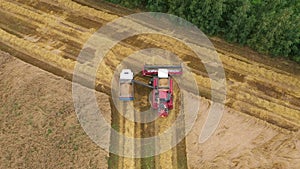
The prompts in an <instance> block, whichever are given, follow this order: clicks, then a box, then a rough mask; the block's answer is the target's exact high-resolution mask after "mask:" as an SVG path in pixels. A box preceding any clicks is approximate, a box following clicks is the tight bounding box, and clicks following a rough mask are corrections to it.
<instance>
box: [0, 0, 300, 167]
mask: <svg viewBox="0 0 300 169" xmlns="http://www.w3.org/2000/svg"><path fill="white" fill-rule="evenodd" d="M0 2H1V5H0V8H1V12H0V14H1V16H2V17H1V19H0V28H1V29H0V35H1V39H0V43H1V47H0V48H1V50H4V51H7V52H9V53H11V54H12V55H14V56H16V57H19V58H20V59H22V60H24V61H26V62H28V63H31V64H33V65H36V66H38V67H40V68H42V69H45V70H47V71H50V72H52V73H54V74H57V75H60V76H62V77H65V78H66V79H69V80H70V79H71V75H72V71H73V68H74V65H75V63H76V57H77V55H78V54H79V52H80V50H81V47H82V45H83V44H84V43H85V41H86V40H87V39H88V38H89V37H90V35H91V34H92V33H93V32H95V31H96V30H97V29H98V28H99V27H101V26H102V25H103V24H105V23H107V22H109V21H111V20H112V19H115V18H117V17H119V16H120V15H123V14H125V13H127V12H126V11H124V10H122V13H121V12H120V10H119V8H115V7H113V6H109V5H107V4H102V5H101V6H97V8H98V10H96V9H95V8H92V7H88V6H82V5H81V4H78V3H76V2H71V1H67V0H57V1H9V0H6V1H3V0H0ZM94 7H95V6H94ZM212 42H213V43H214V44H215V45H216V47H217V51H218V53H219V55H220V57H221V59H222V61H223V64H224V67H225V73H226V77H227V91H228V93H227V94H228V96H227V97H228V99H227V101H226V105H227V106H228V107H230V108H232V109H234V110H235V111H237V112H243V113H247V114H249V115H250V116H254V117H257V118H259V119H262V120H264V121H267V122H269V123H271V124H274V125H276V126H279V127H281V128H283V129H286V130H288V131H292V132H296V131H298V130H299V126H300V88H299V86H300V78H299V77H300V76H299V73H297V72H299V70H300V68H299V66H297V65H294V64H291V63H288V64H289V65H292V67H293V68H286V67H284V66H283V67H278V68H276V66H275V64H276V62H270V63H267V64H262V63H261V62H264V61H265V60H264V59H263V58H262V59H261V58H259V56H256V54H255V53H253V52H251V51H249V50H246V52H244V53H243V52H240V51H238V50H239V48H235V47H232V46H230V45H228V44H226V43H224V42H222V41H220V40H218V39H212ZM147 47H161V48H163V49H168V50H171V51H172V52H174V53H176V54H177V55H178V56H179V57H180V58H182V59H183V60H184V61H185V63H186V64H187V65H188V66H189V67H190V68H192V71H193V73H194V75H195V77H196V79H197V83H198V85H199V89H200V92H201V94H202V96H204V97H206V98H210V79H209V78H208V77H207V73H206V71H205V70H204V69H203V66H202V67H201V66H200V68H199V65H201V62H200V61H198V60H196V59H195V56H194V55H193V54H192V52H191V51H189V50H188V49H187V48H186V47H184V46H182V45H181V44H177V43H176V42H174V40H173V39H168V38H161V37H159V36H154V35H144V36H137V37H133V38H130V39H128V40H126V41H124V42H123V43H122V44H118V45H117V46H115V47H114V49H113V50H112V51H111V52H110V53H109V54H108V56H107V58H109V59H105V60H104V61H105V62H103V66H104V67H105V68H106V69H105V70H106V71H103V72H100V73H99V74H97V75H98V81H97V84H96V85H97V90H98V91H100V92H104V93H106V94H110V87H109V85H108V84H111V83H110V81H111V79H110V78H111V77H112V74H113V71H114V69H115V67H116V65H118V63H119V62H120V60H121V59H122V58H124V57H126V56H128V55H130V54H132V53H133V52H134V51H137V50H139V49H143V48H147ZM243 50H244V48H243ZM80 62H81V63H82V64H85V62H86V61H80ZM281 63H282V62H281ZM281 65H284V64H281ZM99 79H102V80H99ZM103 79H105V80H103ZM112 114H114V113H112ZM123 122H124V123H123ZM118 123H119V125H120V130H123V131H121V132H125V133H126V132H129V134H130V133H131V134H133V133H132V132H131V131H128V130H126V129H127V128H132V127H133V124H130V123H128V122H126V120H125V121H124V120H123V119H119V122H118ZM162 123H163V122H162ZM153 125H155V124H153ZM142 127H143V126H141V127H140V128H142ZM133 128H134V127H133ZM137 130H139V129H137ZM142 130H145V129H142ZM160 130H162V129H160ZM152 132H153V133H152V134H155V131H152ZM150 135H151V133H150ZM120 144H122V143H120ZM184 146H185V144H184ZM180 151H181V152H184V151H185V150H180ZM176 153H177V152H176V150H172V151H170V152H167V153H166V154H162V155H161V156H160V157H159V158H165V159H168V160H166V161H168V162H170V159H171V158H172V157H171V156H174V157H175V154H176ZM179 154H180V153H179ZM120 159H121V160H122V158H120ZM156 159H157V158H156ZM174 159H176V158H173V159H172V160H171V161H173V162H174ZM152 160H153V159H147V160H145V161H146V162H145V163H147V161H150V163H152V164H151V165H155V166H158V165H157V164H155V163H154V162H151V161H152ZM124 161H125V163H126V164H124V165H123V164H122V165H123V166H126V165H134V164H133V162H132V160H130V159H125V160H124ZM154 161H155V160H154ZM156 161H159V160H156ZM175 162H176V160H175ZM119 163H120V164H121V163H123V162H119ZM135 163H136V162H135ZM141 163H142V164H143V160H141ZM163 165H164V164H163ZM119 166H120V165H119ZM161 167H162V168H166V167H163V166H161ZM174 168H176V167H174Z"/></svg>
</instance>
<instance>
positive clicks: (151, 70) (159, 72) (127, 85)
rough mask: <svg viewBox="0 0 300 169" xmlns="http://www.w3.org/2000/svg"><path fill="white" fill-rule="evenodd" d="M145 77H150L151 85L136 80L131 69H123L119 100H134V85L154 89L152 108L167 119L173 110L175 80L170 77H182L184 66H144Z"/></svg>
mask: <svg viewBox="0 0 300 169" xmlns="http://www.w3.org/2000/svg"><path fill="white" fill-rule="evenodd" d="M142 73H143V76H147V77H150V78H151V79H150V81H149V85H148V84H144V83H142V82H139V81H136V80H134V75H133V73H132V71H131V70H130V69H123V70H122V72H121V73H120V81H119V82H120V83H119V84H120V85H119V87H120V95H119V99H120V100H123V101H131V100H133V99H134V90H133V89H134V84H139V85H143V86H145V87H149V88H152V89H153V90H152V100H151V102H152V103H151V105H152V108H153V109H155V110H157V112H158V114H159V116H160V117H167V116H168V114H169V110H170V109H172V108H173V79H172V77H171V76H170V75H181V74H182V66H181V65H179V66H167V65H155V66H153V65H144V68H143V71H142Z"/></svg>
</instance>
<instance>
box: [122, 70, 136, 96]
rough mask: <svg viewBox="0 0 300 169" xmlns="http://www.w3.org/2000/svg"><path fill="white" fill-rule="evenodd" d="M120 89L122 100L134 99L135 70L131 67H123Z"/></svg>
mask: <svg viewBox="0 0 300 169" xmlns="http://www.w3.org/2000/svg"><path fill="white" fill-rule="evenodd" d="M119 89H120V94H119V99H120V100H123V101H132V100H133V99H134V90H133V72H132V71H131V70H130V69H123V70H122V72H121V73H120V81H119Z"/></svg>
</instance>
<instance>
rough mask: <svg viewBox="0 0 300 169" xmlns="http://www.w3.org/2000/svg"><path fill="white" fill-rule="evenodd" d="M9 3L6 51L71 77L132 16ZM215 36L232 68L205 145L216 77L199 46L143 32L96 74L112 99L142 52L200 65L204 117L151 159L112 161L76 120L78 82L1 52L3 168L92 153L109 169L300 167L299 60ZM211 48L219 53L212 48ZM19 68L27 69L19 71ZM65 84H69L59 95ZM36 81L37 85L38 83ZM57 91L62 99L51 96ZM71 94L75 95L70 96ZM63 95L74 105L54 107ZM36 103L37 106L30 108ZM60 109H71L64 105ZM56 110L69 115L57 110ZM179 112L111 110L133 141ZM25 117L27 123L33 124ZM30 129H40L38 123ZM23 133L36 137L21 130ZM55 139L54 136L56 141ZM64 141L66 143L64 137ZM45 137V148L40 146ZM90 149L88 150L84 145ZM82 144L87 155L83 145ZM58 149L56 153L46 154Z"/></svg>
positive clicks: (102, 7) (49, 164)
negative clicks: (74, 85) (162, 115)
mask: <svg viewBox="0 0 300 169" xmlns="http://www.w3.org/2000/svg"><path fill="white" fill-rule="evenodd" d="M0 9H1V10H0V14H1V18H0V37H1V38H0V43H1V46H0V49H1V50H3V51H5V52H8V53H9V54H10V55H12V56H15V57H17V58H19V59H21V60H23V61H25V62H27V63H30V64H31V65H34V66H37V67H39V68H41V69H44V70H46V71H48V72H51V73H53V74H55V75H58V76H61V77H63V78H65V79H67V80H71V79H72V72H73V69H74V66H75V64H76V62H77V61H76V57H77V56H78V54H79V52H80V50H81V48H82V46H83V44H84V43H85V42H86V41H87V40H88V38H89V37H90V36H91V35H92V34H93V33H94V32H95V31H96V30H97V29H98V28H100V27H101V26H103V25H104V24H106V23H108V22H109V21H112V20H113V19H116V18H118V17H120V16H122V15H125V14H129V13H131V12H132V11H128V10H124V9H122V8H119V7H116V6H113V5H110V4H106V3H103V2H100V3H99V2H97V3H96V2H94V1H89V2H84V1H81V0H78V1H70V0H54V1H47V0H39V1H32V0H25V1H24V0H22V1H21V0H16V1H11V0H0ZM131 24H135V25H136V26H133V27H135V28H138V27H139V25H140V23H131ZM211 41H212V42H213V44H214V45H215V47H216V48H217V51H218V53H219V56H220V58H221V60H222V62H223V65H224V69H225V73H226V80H227V100H226V106H227V108H226V111H225V114H224V117H223V118H222V121H221V125H220V126H219V128H218V129H217V131H216V132H215V134H214V135H213V136H212V138H211V139H210V140H208V141H207V142H206V143H204V144H198V143H197V140H198V135H199V131H200V129H201V126H202V124H203V120H204V118H205V115H206V113H207V110H208V108H209V106H210V101H209V100H207V99H210V97H211V96H210V84H211V81H210V79H209V78H208V76H207V73H206V71H205V69H204V67H203V65H202V64H201V61H199V60H197V59H196V57H195V55H194V54H193V52H191V51H190V50H189V49H188V48H187V47H186V46H184V45H183V44H181V43H179V42H176V41H175V40H174V39H171V38H168V37H161V36H158V35H140V36H134V37H131V38H128V39H126V40H124V41H122V42H121V43H119V44H117V45H116V46H115V47H114V48H113V49H112V50H111V51H110V52H109V53H108V55H107V56H106V58H105V59H104V61H103V62H102V63H101V65H100V66H102V68H103V69H102V70H103V71H101V72H97V78H96V90H97V91H99V93H100V95H103V97H105V99H104V100H108V97H109V96H110V84H111V80H112V79H111V78H112V77H113V73H114V70H115V69H116V67H117V65H118V64H119V63H120V62H121V61H122V59H123V58H125V57H126V56H129V55H130V54H132V53H134V52H136V51H138V50H140V49H145V48H150V47H159V48H162V49H167V50H170V51H172V52H173V53H175V54H177V55H178V56H179V57H180V58H181V59H182V60H183V61H184V63H185V64H186V65H187V66H188V67H189V68H191V71H192V73H193V75H194V76H195V77H196V80H197V84H198V87H199V90H200V93H201V96H202V97H201V98H200V97H195V96H192V95H193V94H192V93H188V95H191V97H193V98H195V100H196V101H200V102H201V103H202V105H203V106H202V107H201V111H199V117H201V118H198V120H197V123H196V126H195V128H194V129H193V131H192V132H191V134H189V135H188V136H187V137H186V139H185V140H183V141H182V142H181V143H180V144H179V145H178V146H177V147H175V148H174V149H172V150H170V151H168V152H166V153H164V154H161V155H160V156H156V157H150V158H145V159H130V158H121V157H118V156H116V155H113V154H111V155H110V158H109V160H108V162H107V161H106V158H105V153H104V152H103V151H102V150H101V149H100V148H97V147H96V145H94V144H92V143H91V141H89V140H88V137H87V136H86V135H84V134H83V130H82V129H80V127H79V126H80V125H79V123H78V122H77V121H76V120H75V119H74V118H75V112H74V110H73V109H72V108H71V107H72V106H71V105H72V104H70V103H71V102H72V101H71V100H70V97H69V96H70V95H71V93H70V92H71V89H70V87H67V86H68V85H69V86H70V82H67V81H65V80H63V79H60V78H57V77H56V76H53V75H50V74H48V73H46V72H43V71H40V70H38V69H36V68H32V66H30V65H28V64H25V63H23V62H21V61H19V60H16V59H13V58H11V56H8V55H6V54H1V59H2V60H1V67H0V73H1V74H0V76H1V83H0V85H1V89H0V90H1V93H3V95H2V98H1V102H0V104H1V109H0V110H1V112H0V113H1V114H0V116H1V119H0V120H1V124H2V125H1V134H2V135H1V139H0V144H1V147H6V148H5V149H1V151H2V152H1V154H3V156H1V167H2V168H9V167H11V168H19V167H27V168H36V166H38V164H39V163H42V164H43V165H44V167H43V168H53V167H56V168H62V167H64V168H69V167H70V166H73V167H75V168H80V165H81V163H82V161H83V160H85V158H83V157H84V156H85V157H86V158H87V159H89V163H87V162H86V163H84V164H82V165H83V166H82V168H87V167H89V168H90V167H95V168H99V167H104V168H106V167H107V166H105V165H103V164H104V163H107V164H108V167H110V168H117V167H118V168H124V167H126V168H133V167H135V168H145V167H149V168H154V167H155V168H187V167H189V168H209V167H213V168H218V167H219V168H233V167H236V168H251V167H252V168H258V167H261V168H276V167H277V168H298V167H299V164H300V142H299V131H298V130H299V127H300V87H299V86H300V75H299V72H300V67H299V65H296V64H294V63H290V62H288V61H282V60H278V59H269V58H266V57H265V56H261V55H258V54H256V53H255V52H252V51H251V50H249V49H246V48H242V47H236V46H234V45H230V44H227V43H225V42H223V41H222V40H219V39H217V38H212V39H211ZM203 51H204V52H207V53H209V52H210V50H209V49H205V48H204V49H203ZM78 62H79V64H83V65H87V66H86V69H84V71H85V72H86V73H87V74H88V73H89V71H90V70H89V67H88V63H87V62H88V59H87V60H81V61H78ZM16 63H17V64H16ZM15 65H19V66H15ZM199 65H200V67H199ZM18 67H20V68H18ZM28 67H30V69H29V70H27V71H17V69H20V70H26V68H28ZM14 69H16V70H15V71H16V72H18V73H16V74H10V72H11V71H12V70H14ZM12 72H14V71H12ZM35 72H39V73H38V74H39V75H38V76H37V75H36V73H35ZM10 76H14V78H12V77H10ZM34 78H37V81H40V82H43V80H45V79H47V80H45V81H47V82H48V81H49V82H48V83H49V85H50V87H48V85H47V84H48V83H39V82H36V83H34V82H35V80H34ZM20 81H22V82H23V81H24V84H23V83H21V84H19V83H20ZM62 81H63V82H62ZM27 83H28V84H27ZM62 84H68V85H62ZM18 85H20V89H19V90H17V88H18ZM56 85H58V86H59V85H62V86H65V87H63V88H59V91H56V88H55V86H56ZM31 86H37V89H36V88H32V87H31ZM51 86H52V87H51ZM63 89H65V90H63ZM27 90H28V91H27ZM43 90H45V91H43ZM137 90H139V89H137ZM24 91H27V92H29V93H28V94H27V95H28V98H27V97H25V96H27V95H24V96H23V95H21V94H18V92H20V93H24ZM48 92H50V94H49V95H47V97H46V98H45V100H44V101H40V100H36V98H38V96H43V93H48ZM52 92H55V93H56V94H58V95H57V96H55V95H54V94H53V95H51V93H52ZM65 93H69V95H68V96H66V95H65ZM101 93H102V94H101ZM137 97H138V96H137ZM32 98H35V99H32ZM99 98H100V100H98V101H99V102H102V100H101V99H103V98H102V97H99ZM26 99H27V100H26ZM56 99H58V100H56ZM59 99H63V100H64V99H65V100H67V102H68V103H69V104H65V103H64V102H62V103H60V104H58V105H57V107H55V106H54V107H52V106H53V105H52V104H55V103H56V102H55V101H51V100H56V101H57V102H60V101H59ZM177 99H178V98H177ZM31 100H32V101H31ZM145 100H146V101H147V99H145ZM39 101H40V102H39ZM47 101H48V102H47ZM140 101H141V102H140V103H138V102H137V103H134V104H136V105H145V104H146V103H145V102H143V103H142V101H143V99H141V100H140ZM35 104H37V105H38V108H31V107H32V105H35ZM108 104H109V103H108V101H107V103H105V104H104V105H103V107H102V108H104V109H105V108H109V110H106V112H110V106H109V105H108ZM41 106H43V107H41ZM61 106H62V107H63V108H62V107H61ZM64 106H66V107H64ZM123 106H124V107H126V106H125V105H123ZM60 109H64V110H63V111H60ZM55 110H57V111H58V112H61V114H58V115H57V114H56V115H55V114H53V113H54V112H55ZM125 110H126V108H125V109H124V111H125ZM175 110H176V109H175ZM175 110H174V111H173V112H171V114H172V115H171V116H170V118H169V119H167V120H158V121H155V122H153V123H149V124H147V125H146V124H145V125H139V124H135V123H132V122H130V121H128V120H126V119H124V118H122V116H119V114H118V112H117V111H116V109H115V108H113V107H112V109H111V113H107V114H109V115H111V118H112V123H113V124H112V125H114V126H117V127H116V128H117V129H118V130H119V132H122V133H124V134H126V135H129V136H134V137H149V136H152V135H155V134H158V133H160V132H162V131H164V130H165V128H167V127H168V126H169V125H170V124H171V123H172V121H173V118H175V115H176V111H175ZM14 113H16V114H14ZM20 114H21V115H20ZM49 114H50V115H51V118H50V119H51V120H50V121H49V123H48V122H43V121H42V120H41V119H43V118H47V117H48V116H49ZM69 116H70V117H69ZM71 118H72V120H73V122H72V125H74V126H77V127H73V128H72V127H71V128H70V129H69V130H67V129H66V127H65V123H66V125H67V123H68V121H69V120H70V119H71ZM26 121H28V124H24V123H26ZM61 123H62V124H61ZM23 125H25V126H27V125H28V128H27V127H24V128H22V126H23ZM35 125H36V126H35ZM12 126H14V127H12ZM30 126H35V127H31V128H30ZM157 126H158V127H157ZM161 126H162V127H161ZM34 128H36V130H34ZM54 128H55V130H54ZM178 128H180V126H179V127H178ZM23 129H24V130H25V131H23ZM65 130H67V131H65ZM23 132H28V134H25V135H23V134H21V133H23ZM43 132H46V133H43ZM178 132H179V133H180V132H181V131H180V130H179V131H178ZM73 133H77V134H78V133H81V136H80V137H79V138H77V139H75V140H72V137H71V136H70V140H69V141H65V142H64V137H65V135H68V134H70V135H72V134H73ZM54 134H57V135H54ZM75 135H76V134H75ZM49 136H53V137H52V138H49ZM74 137H75V136H74ZM76 137H77V136H76ZM68 138H69V137H68ZM57 140H61V141H58V143H57V142H56V141H57ZM83 140H84V141H83ZM26 142H29V144H26ZM36 142H38V143H39V144H35V143H36ZM42 142H45V144H43V145H42V148H41V149H38V148H36V146H41V145H40V144H41V143H42ZM56 143H57V144H61V146H56V148H54V149H51V148H49V147H48V146H50V147H51V146H55V145H56ZM73 144H75V146H74V145H73ZM86 144H87V145H88V146H86ZM16 145H17V146H16ZM72 146H73V150H72ZM120 146H126V143H124V142H122V140H120ZM70 147H71V148H70ZM78 147H79V148H78ZM85 147H87V149H84V148H85ZM68 148H69V149H68ZM50 149H51V150H50ZM78 149H79V150H80V151H77V150H78ZM49 152H50V154H51V155H50V157H48V156H47V154H48V153H49ZM70 152H71V153H70ZM89 152H91V153H90V154H89ZM99 152H100V153H99ZM61 153H62V154H65V155H66V157H64V158H60V157H61V156H58V155H57V154H61ZM95 153H96V154H97V155H95ZM37 156H39V158H37ZM81 157H82V158H81ZM78 158H80V159H81V160H78ZM57 159H59V160H58V161H57Z"/></svg>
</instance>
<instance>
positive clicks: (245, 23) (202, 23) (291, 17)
mask: <svg viewBox="0 0 300 169" xmlns="http://www.w3.org/2000/svg"><path fill="white" fill-rule="evenodd" d="M107 1H110V2H112V3H116V4H120V5H123V6H125V7H129V8H135V9H136V8H139V9H141V10H144V11H153V12H164V13H169V14H174V15H176V16H178V17H181V18H184V19H186V20H188V21H190V22H191V23H193V24H195V25H197V26H198V27H199V28H200V29H201V30H202V31H203V32H204V33H206V34H208V35H210V36H219V37H222V38H224V39H226V40H227V41H229V42H234V43H238V44H241V45H247V46H249V47H251V48H253V49H255V50H256V51H258V52H260V53H263V54H268V55H270V56H273V57H275V56H282V57H286V58H289V59H291V60H294V61H296V62H298V63H300V0H107Z"/></svg>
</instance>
